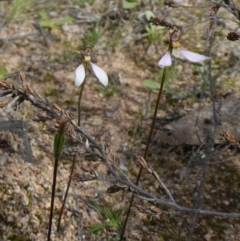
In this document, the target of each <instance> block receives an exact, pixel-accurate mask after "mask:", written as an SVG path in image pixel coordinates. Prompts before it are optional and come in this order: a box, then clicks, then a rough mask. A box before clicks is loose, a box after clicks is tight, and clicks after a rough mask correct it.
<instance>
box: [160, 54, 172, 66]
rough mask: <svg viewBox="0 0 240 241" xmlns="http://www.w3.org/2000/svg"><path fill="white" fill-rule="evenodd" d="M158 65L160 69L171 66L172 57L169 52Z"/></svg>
mask: <svg viewBox="0 0 240 241" xmlns="http://www.w3.org/2000/svg"><path fill="white" fill-rule="evenodd" d="M158 65H159V66H160V67H161V68H164V67H166V66H171V65H172V57H171V54H170V53H169V52H167V53H166V54H165V55H164V56H163V57H162V58H161V59H160V61H159V63H158Z"/></svg>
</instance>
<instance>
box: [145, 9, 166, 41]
mask: <svg viewBox="0 0 240 241" xmlns="http://www.w3.org/2000/svg"><path fill="white" fill-rule="evenodd" d="M154 16H155V15H154V13H153V12H152V11H146V12H145V17H146V19H147V21H149V20H150V18H151V17H154ZM162 29H164V27H162V26H155V25H152V24H151V25H149V26H147V27H146V33H145V34H143V36H145V37H147V38H148V39H149V41H150V42H151V43H153V44H157V43H158V42H159V41H160V40H161V39H160V36H161V34H160V31H161V30H162Z"/></svg>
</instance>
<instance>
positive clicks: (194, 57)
mask: <svg viewBox="0 0 240 241" xmlns="http://www.w3.org/2000/svg"><path fill="white" fill-rule="evenodd" d="M179 51H180V53H181V54H182V55H183V56H184V57H185V58H186V59H187V60H189V61H191V62H193V63H198V62H202V61H205V60H207V59H211V58H210V57H208V56H205V55H201V54H197V53H194V52H191V51H187V50H182V49H179Z"/></svg>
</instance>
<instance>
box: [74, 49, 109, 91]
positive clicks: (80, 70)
mask: <svg viewBox="0 0 240 241" xmlns="http://www.w3.org/2000/svg"><path fill="white" fill-rule="evenodd" d="M90 55H91V48H90V46H86V49H85V53H84V61H85V62H87V63H89V65H90V66H91V69H92V71H93V73H94V75H95V76H96V77H97V78H98V80H99V81H100V82H101V83H102V84H103V85H104V86H105V87H106V86H107V85H108V76H107V74H106V73H105V71H104V70H103V69H101V68H100V67H98V66H97V65H96V64H93V63H92V62H91V61H90V60H91V57H90ZM75 76H76V77H75V86H76V87H79V86H80V85H81V84H82V83H83V81H84V79H85V76H86V73H85V67H84V64H83V63H82V64H80V65H79V66H78V67H77V69H76V70H75Z"/></svg>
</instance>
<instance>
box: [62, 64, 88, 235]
mask: <svg viewBox="0 0 240 241" xmlns="http://www.w3.org/2000/svg"><path fill="white" fill-rule="evenodd" d="M84 67H85V70H87V65H86V64H84ZM85 83H86V80H84V81H83V83H82V86H81V88H80V92H79V97H78V126H80V123H81V100H82V94H83V89H84V86H85ZM76 159H77V156H75V157H74V158H73V162H72V167H71V171H70V176H69V179H68V185H67V190H66V192H65V195H64V199H63V203H62V207H61V211H60V214H59V219H58V225H57V232H59V231H60V224H61V219H62V214H63V210H64V207H65V204H66V200H67V196H68V191H69V188H70V185H71V181H72V175H73V171H74V169H75V164H76Z"/></svg>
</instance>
